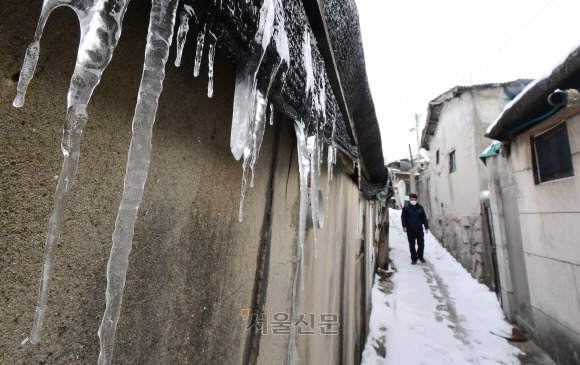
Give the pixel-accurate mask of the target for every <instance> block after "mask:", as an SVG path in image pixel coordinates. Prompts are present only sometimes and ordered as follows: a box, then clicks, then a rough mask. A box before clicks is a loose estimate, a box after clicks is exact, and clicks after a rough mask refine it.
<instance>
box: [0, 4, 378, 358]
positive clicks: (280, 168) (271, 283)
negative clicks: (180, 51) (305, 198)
mask: <svg viewBox="0 0 580 365" xmlns="http://www.w3.org/2000/svg"><path fill="white" fill-rule="evenodd" d="M40 6H41V2H40V1H36V2H34V3H33V4H30V3H22V2H17V1H8V2H6V3H3V5H2V7H0V18H1V19H3V23H2V24H0V31H1V32H2V37H0V66H1V67H0V70H1V71H2V75H1V76H2V78H1V82H2V87H1V88H0V120H2V128H1V129H0V186H1V187H2V188H1V190H0V202H1V204H0V206H1V208H2V209H1V212H0V237H2V238H1V240H0V260H1V266H2V267H3V270H0V288H1V289H0V290H1V292H0V320H1V326H0V362H1V363H6V364H17V363H26V362H28V363H47V364H62V363H66V364H70V363H91V362H95V361H96V359H97V357H98V353H99V341H98V337H97V329H98V328H99V325H100V321H101V317H102V314H103V311H104V303H105V302H104V300H105V298H104V296H105V286H106V278H105V272H106V265H107V260H108V256H109V251H110V247H111V234H112V231H113V228H114V221H115V217H116V214H117V208H118V205H119V202H120V199H121V194H122V186H123V177H124V173H125V163H126V155H127V150H128V147H129V141H130V138H131V120H132V116H133V112H134V106H135V100H136V95H137V89H138V85H139V80H140V77H141V70H142V62H143V54H144V47H145V44H144V40H145V36H146V32H147V26H148V11H149V10H148V8H147V6H148V5H147V3H142V2H141V3H140V2H136V3H132V4H131V6H129V10H128V13H127V15H126V17H125V23H124V28H123V34H122V37H121V40H120V42H119V46H118V48H117V50H116V51H115V55H114V57H113V59H112V61H111V64H110V65H109V67H108V69H107V70H106V71H105V73H104V75H103V79H102V81H101V84H100V85H99V86H98V87H97V89H96V91H95V93H94V96H93V99H92V101H91V103H90V104H89V107H88V113H89V121H88V123H87V125H86V127H85V129H84V133H83V138H82V141H81V157H80V165H79V170H78V174H77V181H76V183H75V186H74V187H73V189H72V191H71V193H70V194H69V196H68V198H67V208H66V212H65V222H64V228H63V232H62V235H61V238H60V241H59V245H58V247H56V261H55V270H54V279H53V282H52V285H51V293H50V300H49V308H48V313H47V317H46V320H45V322H44V327H43V332H42V339H41V342H40V343H39V344H38V345H34V346H33V345H31V344H30V343H29V342H26V341H25V340H26V338H27V337H28V336H29V333H30V328H31V325H32V319H33V316H34V307H35V305H36V299H37V291H38V279H39V276H40V270H41V263H42V253H43V250H44V240H45V235H46V231H47V226H48V217H49V214H50V211H51V209H52V195H53V192H54V189H55V186H56V181H55V179H54V177H55V176H56V175H58V174H59V171H60V165H61V161H62V156H61V151H60V146H59V143H60V138H61V133H62V124H63V121H64V112H65V108H66V105H65V103H66V92H67V89H68V84H69V81H70V75H71V73H72V67H73V65H74V59H75V57H76V47H77V45H78V34H75V33H71V29H74V30H75V31H76V30H77V29H78V26H77V20H76V16H75V15H74V14H73V12H72V11H69V9H65V8H61V9H58V10H56V11H55V12H54V13H53V15H52V16H51V18H50V19H49V22H48V25H47V28H46V30H45V35H44V37H43V39H42V42H41V55H40V59H39V67H38V70H37V73H36V75H35V78H34V79H33V80H32V83H31V86H30V88H29V91H28V95H27V101H26V104H25V106H24V107H23V108H22V109H16V108H12V107H11V105H10V103H11V101H12V98H13V97H14V95H15V89H16V80H17V75H18V72H19V70H20V67H21V63H22V59H23V56H24V52H25V49H26V46H27V45H28V42H29V41H30V40H31V39H32V35H33V32H34V28H35V26H36V21H37V19H38V14H39V12H40ZM196 32H197V30H196V29H195V27H193V26H192V29H190V36H191V34H196ZM194 48H195V42H188V44H187V45H186V49H185V51H184V60H189V62H185V61H184V62H183V65H182V67H181V68H175V67H174V66H173V65H172V62H173V57H174V54H175V51H174V50H173V51H172V53H171V58H170V62H169V63H168V66H167V75H166V80H165V85H164V93H163V94H162V96H161V99H160V105H159V110H158V112H157V120H156V124H155V127H154V130H153V153H152V162H151V166H150V170H149V177H148V180H147V184H146V186H145V193H144V197H143V201H142V203H141V206H140V209H139V215H138V220H137V224H136V227H135V237H134V244H133V250H132V252H131V255H130V257H129V272H128V275H127V283H126V287H125V292H124V300H123V309H122V312H121V319H120V321H119V325H118V328H117V335H116V346H115V353H114V357H113V358H114V362H115V363H142V364H169V363H175V364H186V363H223V364H236V363H245V362H247V361H257V362H258V363H272V362H270V360H272V361H274V362H275V363H279V361H282V362H283V361H284V359H286V358H287V354H288V353H290V354H291V355H290V356H295V358H296V359H298V363H313V362H316V363H321V364H322V363H328V364H333V363H336V362H344V363H357V362H358V361H359V360H360V350H361V348H362V346H363V345H364V339H365V335H366V326H367V319H368V311H369V309H370V303H369V301H368V300H369V299H368V298H369V287H370V286H369V282H370V280H372V277H370V276H371V275H370V274H369V273H370V271H369V270H370V269H369V263H370V262H371V261H372V252H371V249H372V244H371V243H372V235H371V236H370V237H369V229H365V230H363V229H361V232H360V233H357V227H356V222H357V215H358V212H357V211H358V210H357V207H358V205H359V193H358V189H357V186H356V184H355V182H353V181H352V179H351V178H350V176H349V174H351V173H352V172H353V171H351V166H352V162H349V163H344V164H341V165H340V166H341V167H337V169H338V170H337V171H335V178H334V180H333V181H332V182H331V184H330V198H329V200H328V201H326V199H325V207H327V213H328V216H327V217H326V219H325V224H324V228H323V229H321V230H320V231H319V238H318V243H317V245H318V255H317V256H318V258H313V252H312V250H313V249H314V244H313V238H312V230H309V231H308V235H307V242H306V246H305V247H306V267H305V277H304V282H305V286H304V290H301V288H299V287H297V286H296V284H297V282H296V275H297V273H298V271H297V268H298V263H297V261H296V253H297V247H296V237H297V226H298V190H299V189H298V168H297V165H296V148H295V139H294V137H293V127H292V123H291V121H288V120H286V119H285V118H284V117H283V116H282V115H277V116H276V123H275V126H274V127H271V126H268V127H267V128H266V134H265V136H264V142H263V145H262V149H261V152H260V159H259V161H258V164H257V168H256V178H255V182H256V186H255V187H254V188H248V191H247V193H246V199H245V204H244V220H243V222H241V223H240V222H238V207H239V198H240V186H241V175H242V169H241V163H240V162H238V161H235V160H234V158H233V157H232V155H231V153H230V151H229V136H230V124H231V115H232V104H233V91H234V90H233V86H234V80H235V68H234V65H232V64H231V63H230V62H229V60H227V59H226V58H225V57H224V56H223V54H222V53H221V52H220V51H219V49H218V51H217V52H216V63H215V69H216V71H215V79H214V96H213V98H211V99H208V98H207V97H206V96H205V94H206V88H207V76H205V75H206V73H205V69H204V68H203V67H202V72H201V73H200V76H199V78H197V79H195V78H193V77H192V75H191V74H192V69H193V58H194V53H195V49H194ZM204 64H205V60H204ZM323 171H324V172H325V171H326V167H324V168H323ZM320 181H321V184H320V187H321V189H322V190H323V195H324V196H325V197H326V183H325V182H326V175H325V173H323V175H322V176H321V178H320ZM367 204H368V203H367V202H364V203H363V204H362V206H363V208H365V210H367V208H366V206H367ZM373 224H374V221H372V215H370V217H369V218H367V221H366V225H367V226H368V227H372V226H373ZM361 236H363V237H365V238H364V240H363V239H361ZM367 242H368V243H369V244H367ZM371 267H372V265H371ZM243 309H247V310H248V311H250V312H253V313H263V312H265V313H267V314H273V313H276V312H282V313H294V314H310V313H312V314H314V315H315V316H316V318H319V316H320V314H325V313H328V314H333V313H336V314H337V315H338V318H337V320H338V322H339V324H340V325H339V334H338V335H324V336H323V335H320V328H319V327H318V324H319V323H316V324H317V326H316V327H315V330H316V331H317V334H316V335H314V336H311V335H299V336H295V337H294V338H295V340H296V341H295V343H296V346H297V347H296V351H295V352H293V350H288V348H289V344H291V342H292V341H291V339H290V337H291V336H284V335H273V334H271V333H269V334H266V335H262V336H257V335H256V333H255V332H253V331H251V330H248V329H247V325H248V321H247V320H245V319H243V318H242V310H243ZM335 328H336V327H334V328H333V329H335Z"/></svg>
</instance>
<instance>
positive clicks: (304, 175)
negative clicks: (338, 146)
mask: <svg viewBox="0 0 580 365" xmlns="http://www.w3.org/2000/svg"><path fill="white" fill-rule="evenodd" d="M304 129H305V127H304V123H303V122H302V121H300V122H298V121H296V122H294V130H295V131H296V145H297V151H298V170H299V171H300V209H299V213H298V254H299V257H298V259H299V260H300V273H301V274H300V288H301V289H302V290H304V266H305V262H304V239H305V237H306V214H307V211H308V175H309V174H311V172H310V157H309V156H308V148H307V145H306V131H305V130H304Z"/></svg>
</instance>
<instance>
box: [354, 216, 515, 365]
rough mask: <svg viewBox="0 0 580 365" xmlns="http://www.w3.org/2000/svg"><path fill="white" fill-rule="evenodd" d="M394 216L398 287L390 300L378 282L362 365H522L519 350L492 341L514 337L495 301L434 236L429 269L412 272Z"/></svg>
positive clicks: (429, 238)
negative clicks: (498, 334) (510, 335)
mask: <svg viewBox="0 0 580 365" xmlns="http://www.w3.org/2000/svg"><path fill="white" fill-rule="evenodd" d="M389 215H390V217H389V218H390V231H389V245H390V249H391V251H390V259H391V261H392V266H394V272H393V273H392V276H391V280H392V282H393V285H394V287H393V289H392V292H391V293H390V294H385V293H384V292H383V291H381V289H380V287H379V286H380V285H381V283H380V282H379V280H378V279H379V277H378V276H377V277H376V278H375V285H374V286H373V289H372V312H371V316H370V325H369V335H368V338H367V343H366V346H365V349H364V352H363V355H362V364H363V365H371V364H372V365H375V364H385V365H401V364H405V365H420V364H425V365H439V364H441V365H443V364H445V365H448V364H480V365H483V364H520V361H519V360H518V358H517V355H518V354H519V353H520V350H519V349H518V348H516V347H514V346H512V345H511V344H510V343H509V342H508V341H507V340H506V339H504V338H502V337H499V336H497V335H494V334H492V333H491V332H494V333H501V334H505V335H506V336H507V335H508V334H511V329H512V327H511V326H510V325H509V324H508V323H507V322H506V321H505V320H504V315H503V312H502V310H501V307H500V305H499V302H498V300H497V298H496V296H495V293H493V292H491V291H490V290H489V289H488V288H487V287H486V286H485V285H483V284H480V283H478V282H477V281H476V280H475V279H473V278H472V277H471V275H470V274H469V273H468V272H467V271H466V270H465V269H464V268H463V267H462V266H461V264H459V262H457V261H456V260H455V259H454V258H453V257H452V256H451V255H450V254H449V253H448V252H447V251H446V250H445V248H443V246H441V244H440V243H439V242H437V240H436V239H435V237H434V236H433V235H432V234H431V233H429V234H426V235H425V260H427V263H425V264H423V263H421V262H418V263H417V265H411V258H410V254H409V245H408V242H407V236H406V233H404V232H403V229H402V227H401V211H400V210H392V209H391V210H390V211H389ZM389 270H393V268H390V269H389ZM377 349H378V353H377ZM385 352H386V357H383V356H381V354H382V355H384V354H385Z"/></svg>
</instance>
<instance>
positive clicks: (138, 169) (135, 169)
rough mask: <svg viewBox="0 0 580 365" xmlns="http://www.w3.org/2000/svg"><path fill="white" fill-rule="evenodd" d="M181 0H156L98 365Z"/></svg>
mask: <svg viewBox="0 0 580 365" xmlns="http://www.w3.org/2000/svg"><path fill="white" fill-rule="evenodd" d="M177 4H178V0H169V1H167V0H153V2H152V7H151V14H150V23H149V30H148V33H147V47H146V49H145V60H144V65H143V76H142V78H141V85H140V87H139V95H138V97H137V105H136V107H135V115H134V117H133V127H132V129H133V135H132V138H131V145H130V147H129V155H128V160H127V167H126V173H125V181H124V188H123V196H122V198H121V204H120V206H119V211H118V213H117V219H116V221H115V230H114V232H113V237H112V238H113V246H112V248H111V255H110V257H109V262H108V264H107V291H106V294H105V301H106V308H105V313H104V314H103V320H102V322H101V326H100V328H99V332H98V334H99V338H100V340H101V352H100V354H99V364H100V365H103V364H110V363H111V362H112V356H113V347H114V342H115V331H116V327H117V322H118V320H119V316H120V314H121V303H122V299H123V288H124V286H125V280H126V276H127V267H128V264H129V252H130V251H131V246H132V240H133V234H134V229H135V220H136V218H137V210H138V209H139V205H140V203H141V198H142V197H143V188H144V185H145V181H146V180H147V172H148V168H149V163H150V157H151V137H152V129H153V123H154V122H155V113H156V111H157V105H158V101H159V96H160V94H161V91H162V89H163V79H164V78H165V64H166V63H167V58H168V56H169V47H170V45H171V40H172V38H173V27H174V24H175V15H176V11H177Z"/></svg>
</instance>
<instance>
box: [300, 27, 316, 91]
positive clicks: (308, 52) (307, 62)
mask: <svg viewBox="0 0 580 365" xmlns="http://www.w3.org/2000/svg"><path fill="white" fill-rule="evenodd" d="M302 56H303V57H304V68H305V69H306V95H305V96H304V97H305V99H308V97H309V95H311V94H312V93H313V92H314V69H313V67H312V46H311V45H310V33H309V32H308V29H305V30H304V33H303V34H302Z"/></svg>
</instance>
